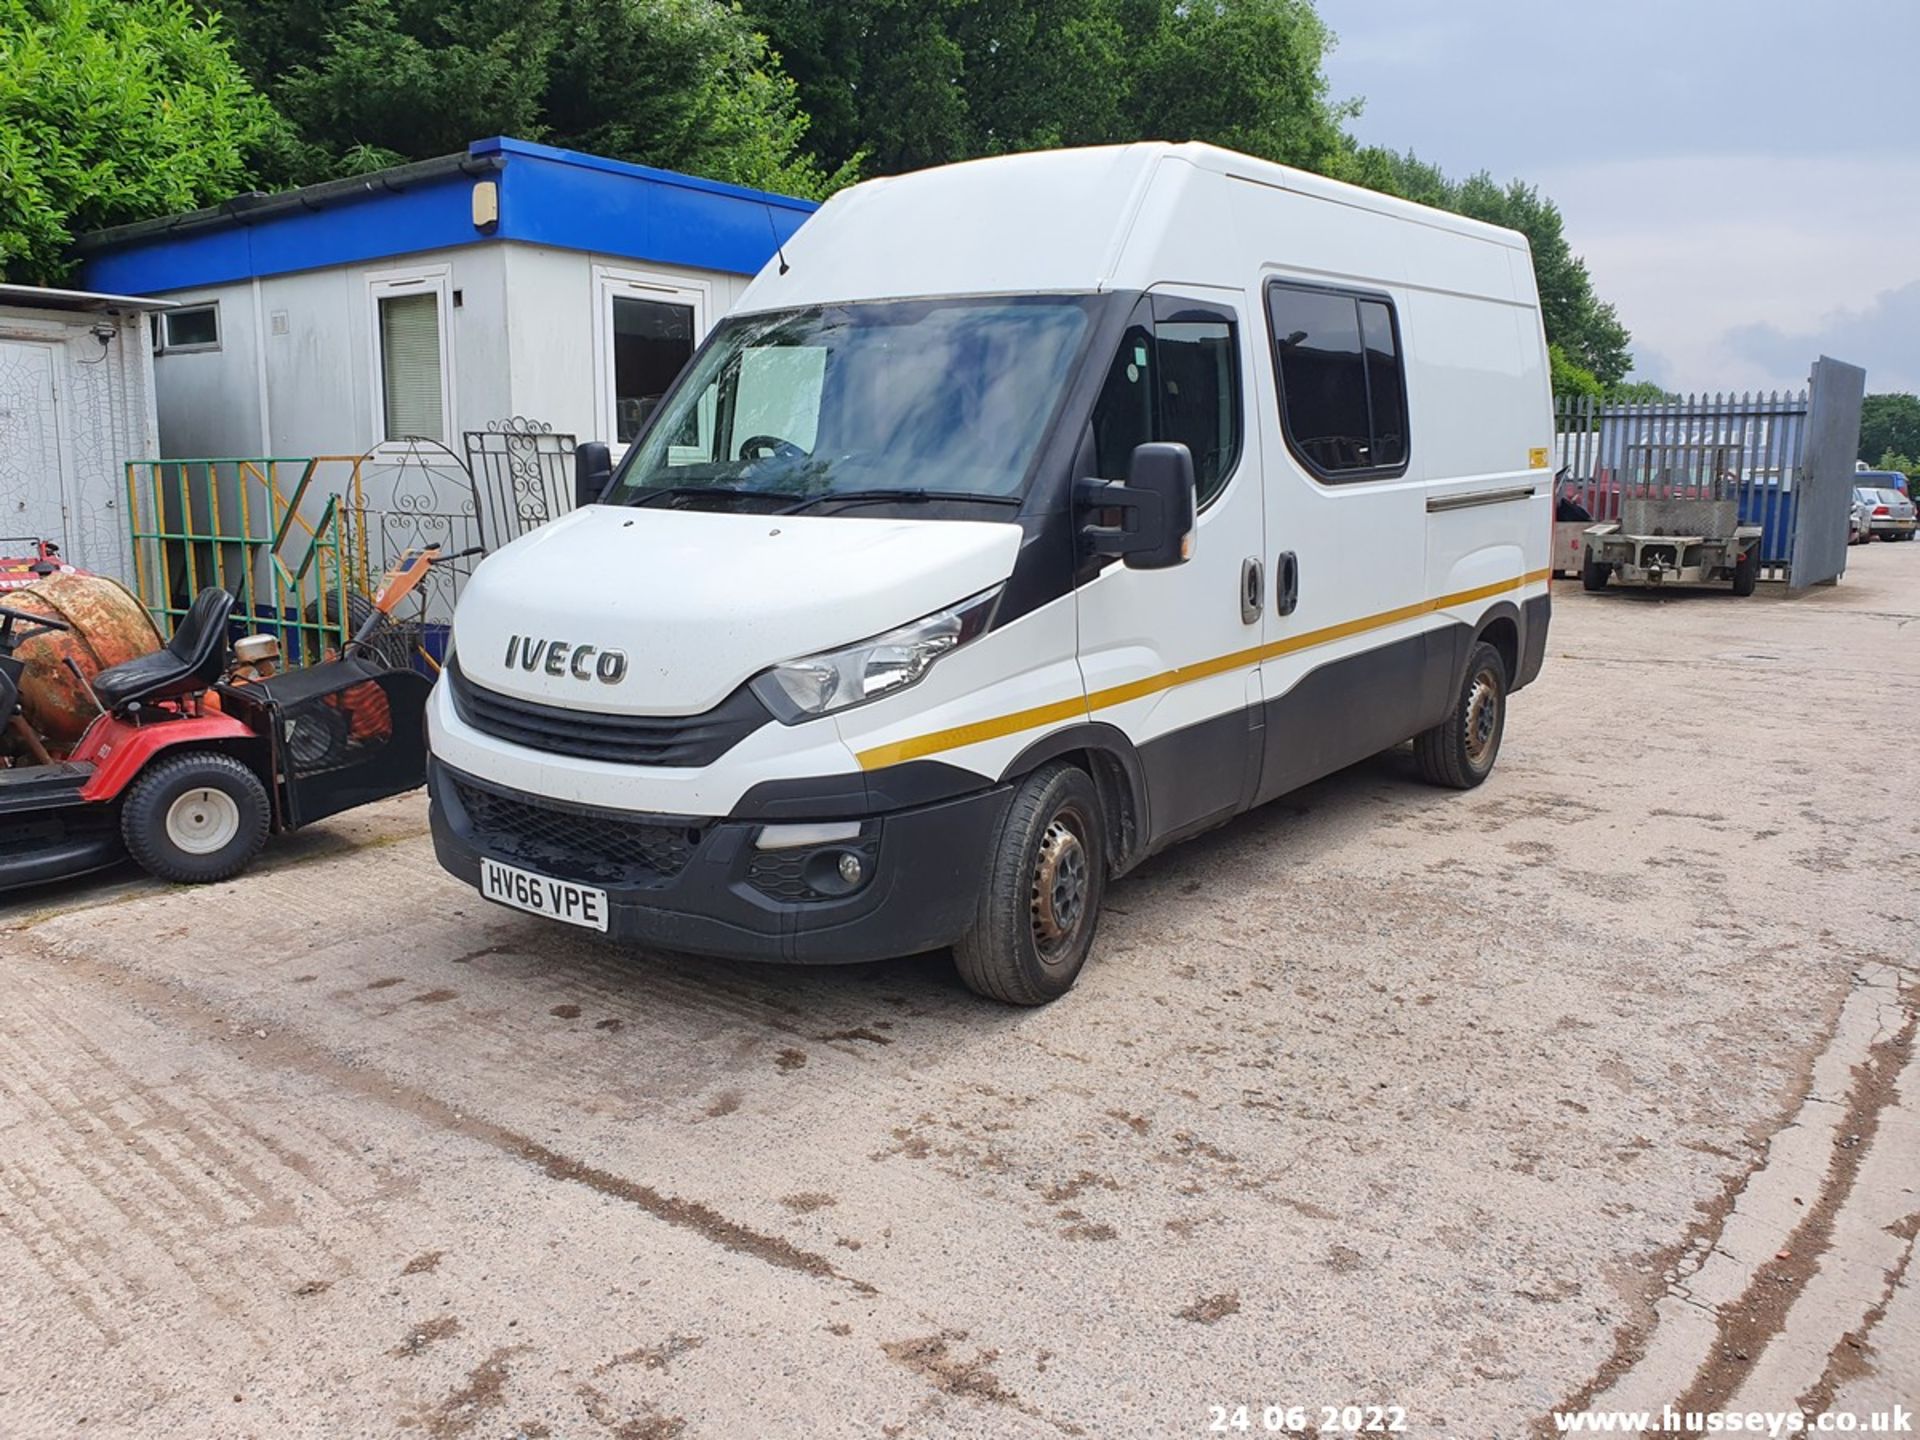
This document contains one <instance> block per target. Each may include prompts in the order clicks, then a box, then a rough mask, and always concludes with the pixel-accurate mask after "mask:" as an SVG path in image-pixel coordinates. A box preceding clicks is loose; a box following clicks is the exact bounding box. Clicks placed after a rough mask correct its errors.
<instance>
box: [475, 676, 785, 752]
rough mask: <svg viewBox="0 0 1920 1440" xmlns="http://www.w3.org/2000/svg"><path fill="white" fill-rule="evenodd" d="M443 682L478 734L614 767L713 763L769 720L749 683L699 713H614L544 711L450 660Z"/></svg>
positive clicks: (547, 707) (548, 707)
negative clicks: (472, 675) (482, 681)
mask: <svg viewBox="0 0 1920 1440" xmlns="http://www.w3.org/2000/svg"><path fill="white" fill-rule="evenodd" d="M446 683H447V696H448V698H449V699H451V700H452V701H453V708H454V710H455V712H456V713H457V714H458V715H459V716H460V719H461V720H462V721H463V722H464V723H466V724H468V725H470V726H472V727H473V728H474V729H475V730H478V731H479V732H480V733H481V734H483V735H491V736H493V738H495V739H496V740H505V741H506V742H507V743H508V744H510V745H521V746H524V747H526V748H527V749H529V750H539V751H542V752H544V753H546V754H549V755H569V756H573V757H574V758H576V759H581V760H601V761H605V762H607V763H609V764H615V765H665V766H675V767H682V768H690V767H696V766H702V765H711V764H713V762H714V761H716V760H718V759H719V758H720V757H721V756H722V755H725V754H726V753H727V752H728V751H729V750H731V749H732V748H733V747H734V746H736V745H738V744H739V743H740V742H741V741H742V740H744V739H746V738H747V736H749V735H751V734H752V733H753V732H754V731H756V730H758V729H759V728H760V727H761V726H763V725H768V724H771V723H773V718H774V717H773V712H772V711H770V710H768V709H767V706H766V704H765V702H764V701H762V700H761V699H760V697H759V696H758V695H757V694H755V693H754V690H753V687H752V684H751V682H749V683H748V684H746V685H742V686H740V687H739V688H738V689H737V690H735V691H734V692H733V693H732V694H731V695H729V696H727V698H726V699H724V700H722V701H721V702H720V703H719V704H718V705H716V706H714V707H713V708H712V709H711V710H708V711H705V712H704V713H702V714H699V715H615V714H609V713H608V712H606V711H600V710H570V709H566V708H564V707H562V706H558V705H542V704H540V703H539V702H538V701H533V700H521V699H519V698H517V697H515V696H511V695H503V694H501V693H500V692H499V691H497V690H489V689H487V688H486V687H484V686H482V685H479V684H477V683H475V682H474V681H473V680H471V679H470V678H468V676H467V675H466V674H465V673H463V672H462V671H461V669H460V666H459V664H458V662H457V661H452V660H449V661H448V662H447V667H446Z"/></svg>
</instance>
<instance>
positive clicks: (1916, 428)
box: [1860, 394, 1920, 465]
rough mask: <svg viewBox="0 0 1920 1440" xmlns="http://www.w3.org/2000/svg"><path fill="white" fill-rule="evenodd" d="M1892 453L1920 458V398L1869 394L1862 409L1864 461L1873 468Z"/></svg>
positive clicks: (1861, 441)
mask: <svg viewBox="0 0 1920 1440" xmlns="http://www.w3.org/2000/svg"><path fill="white" fill-rule="evenodd" d="M1889 450H1891V451H1892V452H1894V453H1895V454H1896V455H1920V396H1914V395H1900V394H1891V395H1869V396H1867V398H1866V400H1865V401H1864V402H1863V403H1862V404H1861V406H1860V458H1861V459H1862V460H1865V461H1866V462H1867V463H1868V464H1869V465H1871V464H1873V463H1874V459H1875V457H1876V456H1880V455H1884V454H1886V453H1887V452H1888V451H1889Z"/></svg>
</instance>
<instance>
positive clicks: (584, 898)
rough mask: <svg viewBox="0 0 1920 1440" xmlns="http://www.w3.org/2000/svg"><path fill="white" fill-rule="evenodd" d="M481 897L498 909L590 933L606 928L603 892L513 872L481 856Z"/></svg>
mask: <svg viewBox="0 0 1920 1440" xmlns="http://www.w3.org/2000/svg"><path fill="white" fill-rule="evenodd" d="M480 893H481V894H482V895H484V896H486V898H487V899H489V900H493V901H496V902H498V903H499V904H501V905H511V906H512V907H513V908H514V909H516V910H525V911H527V912H528V913H529V914H532V915H544V916H546V917H547V918H548V919H549V920H564V921H566V922H567V924H569V925H584V926H585V927H586V928H587V929H589V930H600V931H604V930H605V929H606V928H607V892H606V891H604V890H596V889H594V888H593V887H592V886H591V885H575V884H572V883H570V882H569V881H566V880H549V879H548V878H547V877H546V876H544V875H535V874H533V873H532V872H531V871H527V870H516V869H515V868H514V867H513V866H511V865H502V864H501V863H500V862H499V861H498V860H489V859H487V858H486V857H485V856H484V855H483V856H481V857H480Z"/></svg>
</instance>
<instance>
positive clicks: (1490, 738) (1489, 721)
mask: <svg viewBox="0 0 1920 1440" xmlns="http://www.w3.org/2000/svg"><path fill="white" fill-rule="evenodd" d="M1466 732H1467V733H1466V739H1467V763H1468V764H1469V765H1471V766H1473V768H1474V769H1476V770H1482V769H1485V768H1486V766H1487V765H1488V764H1490V763H1491V762H1492V760H1493V747H1494V746H1495V745H1496V744H1498V743H1499V740H1500V680H1499V677H1498V676H1496V675H1495V674H1494V673H1493V671H1491V670H1480V671H1477V672H1475V674H1474V677H1473V685H1472V687H1471V688H1470V689H1468V691H1467V725H1466Z"/></svg>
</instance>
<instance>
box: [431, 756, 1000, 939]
mask: <svg viewBox="0 0 1920 1440" xmlns="http://www.w3.org/2000/svg"><path fill="white" fill-rule="evenodd" d="M427 789H428V796H429V799H430V802H431V803H430V815H431V821H432V827H433V848H434V853H435V854H436V855H437V856H438V857H439V860H440V864H441V866H442V867H443V868H444V869H445V870H447V872H448V873H449V874H452V875H454V876H455V877H457V878H458V879H460V880H462V881H464V882H465V883H467V884H469V885H473V886H475V887H476V888H477V887H478V885H479V883H480V858H481V857H482V856H483V855H485V856H488V857H490V858H492V859H494V860H497V861H499V862H500V863H502V864H505V865H513V866H517V867H519V868H521V869H524V870H531V871H533V872H534V873H536V874H541V875H548V876H551V877H553V878H555V879H560V880H571V881H574V882H576V883H579V884H584V885H592V886H596V887H598V888H600V889H604V890H605V891H606V892H607V901H608V934H609V935H610V936H611V937H612V938H614V939H617V940H628V941H636V942H640V943H643V944H647V945H653V946H658V947H660V948H662V949H668V950H682V951H688V952H691V953H693V954H700V955H719V956H727V957H730V958H735V959H742V960H774V961H785V962H788V963H793V964H807V965H830V964H840V963H848V962H853V961H862V960H879V959H886V958H889V957H891V956H896V955H913V954H918V953H920V952H921V951H925V950H937V949H940V948H942V947H943V946H947V945H951V944H953V943H954V942H955V941H956V940H958V939H959V938H960V937H961V936H962V935H963V934H964V933H965V932H966V930H967V929H968V927H970V926H971V925H972V924H973V920H974V915H975V912H976V909H977V906H978V902H979V895H980V887H981V885H982V884H983V883H984V880H985V875H986V868H987V859H988V854H989V850H990V848H991V846H992V844H993V837H994V834H995V832H996V830H997V829H998V826H999V822H1000V817H1001V815H1002V813H1003V812H1004V811H1005V809H1006V806H1007V802H1008V798H1009V795H1010V793H1011V792H1010V790H1009V789H1008V787H1006V786H1003V785H1002V786H993V787H991V788H988V789H985V790H981V791H977V792H975V793H973V794H970V795H965V796H961V797H960V798H957V799H952V800H945V801H941V802H939V803H937V804H932V805H925V806H920V807H917V808H914V809H909V810H899V811H894V812H891V813H888V814H884V815H876V816H871V817H868V818H867V819H866V820H865V821H864V822H863V825H862V835H861V841H860V845H861V847H862V849H863V851H864V853H865V854H867V855H868V856H870V857H871V864H870V866H869V867H868V873H867V879H866V880H865V882H864V883H863V884H862V885H860V887H859V888H858V889H856V890H854V891H853V892H852V893H850V894H846V895H839V896H822V897H820V898H802V899H790V898H783V897H782V894H780V893H768V891H769V889H772V890H774V891H776V892H785V893H791V892H792V891H793V890H795V889H796V888H804V887H798V886H796V885H794V884H792V883H784V884H783V883H779V882H776V881H771V880H769V879H768V878H766V874H765V872H764V870H763V872H762V874H761V883H760V885H756V884H755V883H754V880H753V878H752V877H751V876H750V873H749V872H750V868H751V867H753V866H754V862H755V858H756V856H759V857H760V858H761V859H762V861H763V863H764V861H765V859H766V857H767V855H768V854H770V853H776V852H760V851H757V850H756V849H755V847H754V840H755V838H756V837H757V836H758V834H759V831H760V829H761V826H762V822H761V821H758V820H726V819H716V818H712V817H688V816H657V815H636V814H632V813H629V812H623V811H610V810H604V809H599V808H596V807H589V806H583V805H573V804H569V803H566V802H562V801H555V800H551V799H548V798H547V797H543V796H538V795H529V794H526V793H524V792H520V791H514V790H509V789H507V788H505V787H503V786H500V785H496V784H493V783H492V782H489V781H484V780H481V779H479V778H477V777H475V776H471V775H466V774H462V773H461V772H459V771H456V770H453V769H452V768H451V767H449V766H447V765H446V764H444V763H443V762H441V761H439V760H437V759H436V760H431V761H429V763H428V774H427ZM469 801H472V802H473V804H472V805H470V804H469V803H468V802H469ZM482 806H485V807H486V808H487V809H488V811H489V813H490V814H491V815H493V816H494V817H495V821H494V828H491V829H489V828H487V826H484V825H482V824H481V823H479V822H478V821H477V820H476V817H475V815H474V813H473V811H474V809H477V808H480V807H482ZM501 815H507V816H519V817H522V818H521V819H520V820H519V821H517V822H514V821H509V822H506V823H502V822H500V821H499V820H498V817H499V816H501ZM625 832H631V833H632V835H633V836H635V837H637V838H636V839H635V840H634V841H633V842H632V843H631V844H629V843H627V841H626V840H625V839H624V838H623V835H624V833H625ZM613 841H618V843H610V842H613ZM777 853H780V854H782V855H784V854H785V853H786V852H777ZM787 878H788V879H789V880H790V877H787Z"/></svg>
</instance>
